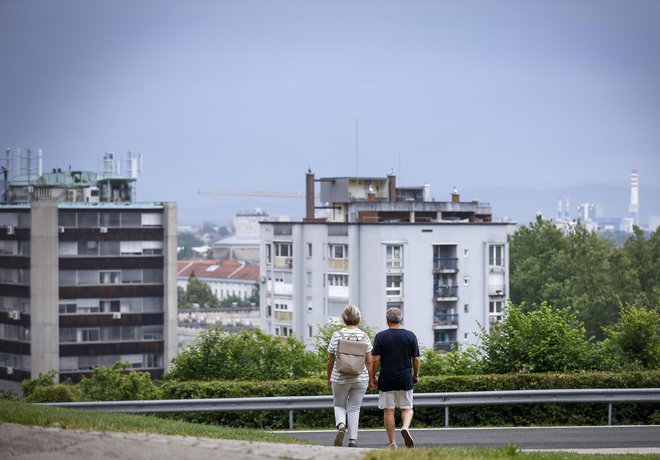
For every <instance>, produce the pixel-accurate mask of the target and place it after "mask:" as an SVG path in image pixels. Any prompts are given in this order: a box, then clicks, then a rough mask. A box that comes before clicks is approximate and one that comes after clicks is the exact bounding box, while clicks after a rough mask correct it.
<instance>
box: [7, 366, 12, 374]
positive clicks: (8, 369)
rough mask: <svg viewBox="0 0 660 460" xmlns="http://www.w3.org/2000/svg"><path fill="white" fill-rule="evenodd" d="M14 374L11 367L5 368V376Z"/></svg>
mask: <svg viewBox="0 0 660 460" xmlns="http://www.w3.org/2000/svg"><path fill="white" fill-rule="evenodd" d="M13 373H14V368H13V367H8V368H7V375H11V374H13Z"/></svg>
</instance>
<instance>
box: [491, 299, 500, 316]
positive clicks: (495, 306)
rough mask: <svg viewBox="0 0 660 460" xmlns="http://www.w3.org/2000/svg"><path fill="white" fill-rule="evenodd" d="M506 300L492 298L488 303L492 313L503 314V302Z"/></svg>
mask: <svg viewBox="0 0 660 460" xmlns="http://www.w3.org/2000/svg"><path fill="white" fill-rule="evenodd" d="M503 303H504V302H503V301H502V300H491V301H490V302H489V303H488V311H489V312H490V313H491V314H501V313H502V304H503Z"/></svg>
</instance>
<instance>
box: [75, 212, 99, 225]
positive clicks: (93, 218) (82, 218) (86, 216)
mask: <svg viewBox="0 0 660 460" xmlns="http://www.w3.org/2000/svg"><path fill="white" fill-rule="evenodd" d="M98 226H99V213H98V212H79V213H78V227H80V228H96V227H98Z"/></svg>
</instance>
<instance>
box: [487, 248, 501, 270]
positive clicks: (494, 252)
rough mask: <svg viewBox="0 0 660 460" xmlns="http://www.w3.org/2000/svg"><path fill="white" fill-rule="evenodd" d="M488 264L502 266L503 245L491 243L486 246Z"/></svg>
mask: <svg viewBox="0 0 660 460" xmlns="http://www.w3.org/2000/svg"><path fill="white" fill-rule="evenodd" d="M488 264H489V265H490V266H491V267H503V266H504V245H503V244H491V245H490V247H489V248H488Z"/></svg>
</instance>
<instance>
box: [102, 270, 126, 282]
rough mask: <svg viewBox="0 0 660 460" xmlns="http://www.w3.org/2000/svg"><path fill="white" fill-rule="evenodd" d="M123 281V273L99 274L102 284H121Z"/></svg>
mask: <svg viewBox="0 0 660 460" xmlns="http://www.w3.org/2000/svg"><path fill="white" fill-rule="evenodd" d="M120 281H121V272H118V271H117V272H101V273H99V282H100V284H119V283H120Z"/></svg>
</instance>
